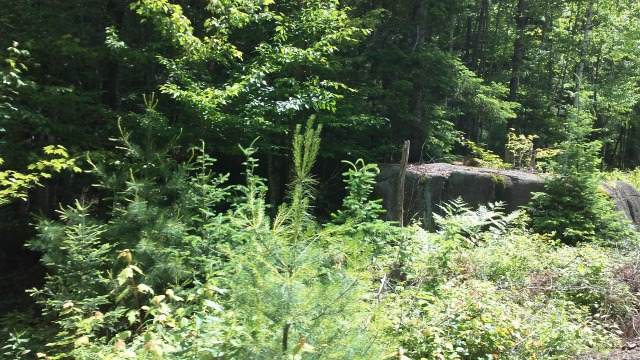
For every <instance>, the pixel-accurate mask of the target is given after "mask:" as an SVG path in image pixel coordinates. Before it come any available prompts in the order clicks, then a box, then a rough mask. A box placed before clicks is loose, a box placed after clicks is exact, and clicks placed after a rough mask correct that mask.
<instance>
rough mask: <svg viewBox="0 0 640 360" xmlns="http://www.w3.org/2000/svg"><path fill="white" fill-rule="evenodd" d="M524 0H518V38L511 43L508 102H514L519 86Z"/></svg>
mask: <svg viewBox="0 0 640 360" xmlns="http://www.w3.org/2000/svg"><path fill="white" fill-rule="evenodd" d="M525 5H526V4H525V0H518V10H517V14H516V29H517V32H518V37H516V40H515V41H514V43H513V59H512V61H511V81H510V82H509V101H515V99H516V94H517V93H518V87H519V86H520V70H521V68H522V60H523V58H524V30H525V27H526V16H525Z"/></svg>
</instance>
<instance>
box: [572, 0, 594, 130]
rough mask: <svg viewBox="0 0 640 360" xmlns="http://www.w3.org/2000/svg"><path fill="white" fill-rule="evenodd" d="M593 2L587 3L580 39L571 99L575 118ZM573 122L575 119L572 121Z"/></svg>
mask: <svg viewBox="0 0 640 360" xmlns="http://www.w3.org/2000/svg"><path fill="white" fill-rule="evenodd" d="M594 4H595V0H590V1H589V10H588V11H587V19H586V21H585V22H584V35H583V38H582V49H580V62H578V69H577V70H576V87H575V97H574V98H573V107H574V108H575V109H576V115H575V116H576V117H577V116H578V111H579V110H580V90H581V88H582V76H583V74H584V63H585V61H586V60H585V59H586V57H587V50H588V48H589V34H590V33H591V27H592V25H593V23H592V19H593V5H594ZM574 120H575V119H574Z"/></svg>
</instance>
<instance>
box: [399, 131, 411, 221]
mask: <svg viewBox="0 0 640 360" xmlns="http://www.w3.org/2000/svg"><path fill="white" fill-rule="evenodd" d="M409 144H410V143H409V140H406V141H405V142H404V147H403V148H402V158H401V159H400V171H399V172H398V188H397V192H396V199H397V202H396V206H397V207H396V209H397V210H398V223H399V224H400V226H404V180H405V177H406V175H407V163H408V162H409Z"/></svg>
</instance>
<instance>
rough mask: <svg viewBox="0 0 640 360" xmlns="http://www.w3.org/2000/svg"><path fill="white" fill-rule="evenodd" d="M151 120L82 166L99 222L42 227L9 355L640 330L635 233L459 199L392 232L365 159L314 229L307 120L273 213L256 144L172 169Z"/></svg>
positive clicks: (425, 344)
mask: <svg viewBox="0 0 640 360" xmlns="http://www.w3.org/2000/svg"><path fill="white" fill-rule="evenodd" d="M147 116H148V117H151V118H153V117H154V116H155V114H154V113H153V112H150V113H149V114H147ZM146 120H149V119H148V118H147V119H146ZM154 121H158V119H155V120H154ZM147 122H148V123H147V124H146V125H145V122H144V121H143V122H142V123H143V125H145V126H146V127H145V126H142V129H143V130H144V129H147V131H151V133H150V134H151V135H150V136H142V137H141V138H139V139H137V141H140V142H141V143H142V145H137V144H136V142H135V140H134V137H133V136H132V135H131V134H129V133H127V132H125V131H124V130H123V131H122V139H120V143H119V148H120V149H121V150H123V155H122V156H121V157H120V158H119V159H102V160H92V163H93V164H94V170H93V171H94V172H95V174H96V175H97V177H98V179H99V186H100V187H102V188H103V189H105V190H106V193H108V195H107V196H106V197H105V199H104V200H103V202H107V203H108V204H109V211H107V212H106V213H107V216H98V215H97V212H96V211H95V210H94V207H95V205H94V204H92V203H90V202H83V201H80V200H79V201H77V202H76V203H75V204H73V205H71V206H67V207H61V209H60V212H59V216H60V217H59V219H58V220H44V219H43V220H41V221H40V222H39V223H38V231H39V235H38V236H37V237H36V238H35V239H33V241H32V242H31V246H32V248H33V249H37V250H39V251H41V252H42V253H43V263H44V264H45V265H46V266H47V267H48V269H49V274H48V277H47V281H46V283H45V285H44V286H43V287H41V288H38V289H33V290H32V291H31V294H32V295H33V296H34V297H36V299H37V301H38V303H39V305H40V307H41V310H42V313H43V314H42V315H41V316H38V315H28V314H9V315H6V316H4V317H3V318H2V321H1V322H0V326H1V327H2V332H1V334H0V336H1V341H2V343H3V344H5V345H3V348H2V349H1V354H2V355H1V356H2V358H7V359H18V358H45V357H46V358H49V359H65V358H76V359H127V358H131V359H152V358H165V359H172V358H174V359H248V358H251V359H262V358H269V359H271V358H282V359H384V358H388V359H393V358H395V359H407V358H409V359H421V358H424V359H479V358H484V359H498V358H505V359H532V358H546V359H569V358H572V357H573V356H575V355H577V354H585V353H594V352H602V353H604V352H606V351H607V350H608V349H610V348H612V347H614V346H616V344H618V343H619V342H620V339H621V338H624V337H634V336H636V335H637V334H636V333H635V327H634V323H635V322H637V319H638V318H639V316H638V311H637V309H638V306H639V305H640V303H639V301H638V296H637V294H638V291H639V290H640V268H639V267H638V265H637V264H638V263H640V255H639V254H640V251H639V250H640V247H638V245H637V242H628V243H626V247H624V248H622V247H616V246H612V244H611V243H606V242H580V243H577V244H575V245H566V244H563V243H560V242H559V241H557V240H554V239H553V237H552V236H550V235H546V234H542V235H540V234H535V233H533V232H532V231H531V230H529V229H528V228H527V224H529V223H530V221H529V219H528V218H527V215H526V214H525V213H522V212H515V213H512V214H508V215H506V214H504V213H503V211H502V209H503V208H502V204H492V205H488V206H481V207H479V208H478V209H475V210H472V209H470V208H468V207H467V206H466V205H465V204H464V203H463V202H461V201H454V202H451V203H449V204H447V205H445V206H444V207H443V211H442V212H441V213H442V215H440V216H437V217H436V223H437V230H436V231H435V232H428V231H426V230H423V229H420V228H419V227H418V226H417V225H413V226H409V227H406V228H401V227H397V226H396V225H395V224H392V223H387V222H383V221H381V220H379V219H378V215H379V213H380V212H381V211H382V210H381V206H380V204H379V202H377V201H371V200H370V199H369V197H370V194H371V191H372V187H373V184H374V181H375V176H376V175H377V168H376V167H375V166H374V165H370V164H365V163H364V162H363V161H361V160H358V161H356V162H353V163H347V165H348V166H349V170H348V171H347V172H346V174H345V181H346V187H347V189H348V191H349V193H348V195H347V197H346V198H345V199H344V203H343V207H342V208H341V209H340V210H339V211H338V212H336V214H334V215H333V217H332V221H330V222H327V223H320V222H319V221H318V220H317V219H316V218H315V217H314V215H313V202H314V197H315V193H314V189H315V187H316V182H315V179H314V178H313V176H312V174H311V169H312V167H313V163H314V160H315V157H316V154H317V150H318V147H319V142H318V134H319V132H320V131H321V129H320V128H318V127H315V128H314V127H313V124H312V123H311V122H310V123H309V124H308V125H307V128H306V130H304V131H303V130H302V129H301V128H298V129H297V131H296V133H295V141H294V144H293V149H292V150H293V159H294V164H293V169H294V172H293V175H292V178H293V182H292V183H291V185H290V187H289V195H288V198H287V201H286V202H285V203H284V204H283V205H281V206H280V207H279V208H278V209H277V211H275V213H276V215H275V216H274V217H270V216H268V214H269V213H271V211H268V210H269V209H268V206H267V202H266V200H265V196H266V192H267V190H268V189H267V186H266V184H265V180H264V179H262V178H261V177H259V176H257V175H256V169H257V167H258V166H259V162H258V161H257V160H256V159H255V158H254V153H255V149H254V148H253V147H251V146H250V147H247V148H242V151H243V152H244V154H245V156H246V159H247V160H246V162H245V169H244V175H245V179H246V182H245V184H244V185H242V186H228V185H226V184H225V181H226V179H227V176H226V175H216V174H215V173H214V172H213V168H214V164H215V161H214V160H213V159H211V158H210V157H208V156H207V155H206V148H205V146H204V144H201V145H200V146H197V147H194V148H193V149H192V150H191V151H192V156H191V160H190V161H189V162H187V163H180V162H178V161H176V160H175V159H174V158H173V157H172V156H173V155H174V149H172V148H171V139H172V137H171V136H169V137H167V138H166V141H164V142H160V141H154V140H153V139H157V136H156V135H157V134H153V131H158V129H161V128H162V129H165V128H166V127H162V126H155V127H154V126H149V123H153V121H150V120H149V121H147ZM156 125H157V124H156ZM154 129H155V130H154ZM161 143H162V144H169V146H167V147H166V148H163V147H160V144H161ZM161 148H162V150H161ZM101 213H104V210H102V212H101Z"/></svg>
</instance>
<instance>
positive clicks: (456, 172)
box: [375, 164, 544, 228]
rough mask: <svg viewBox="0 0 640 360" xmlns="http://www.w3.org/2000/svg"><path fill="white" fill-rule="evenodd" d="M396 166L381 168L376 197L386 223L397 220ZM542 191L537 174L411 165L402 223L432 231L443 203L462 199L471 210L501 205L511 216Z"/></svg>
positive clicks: (541, 181)
mask: <svg viewBox="0 0 640 360" xmlns="http://www.w3.org/2000/svg"><path fill="white" fill-rule="evenodd" d="M399 170H400V167H399V165H383V166H381V168H380V174H379V175H378V179H377V180H378V182H377V184H376V186H375V191H376V195H377V196H379V197H380V198H382V202H383V206H384V208H385V210H387V213H386V217H387V220H397V218H396V216H397V214H398V209H397V204H396V202H397V200H396V199H397V196H396V192H397V184H398V172H399ZM537 191H544V179H543V178H542V177H541V176H539V175H536V174H532V173H528V172H524V171H515V170H495V169H485V168H476V167H469V166H460V165H452V164H421V165H416V164H410V165H408V166H407V173H406V178H405V197H404V206H403V208H404V222H405V223H408V222H409V221H411V220H417V219H419V220H420V221H422V225H423V226H424V227H426V228H432V227H433V223H432V219H433V212H434V211H437V210H438V206H439V205H442V204H443V203H445V202H447V201H450V200H453V199H456V198H458V197H460V198H462V199H463V200H464V201H465V202H466V203H467V204H469V205H470V206H472V207H477V206H478V205H481V204H487V203H490V202H496V201H503V202H505V203H506V209H505V210H506V211H507V212H511V211H514V210H516V209H517V208H518V207H519V206H521V205H525V204H526V203H527V202H528V201H529V200H530V199H531V193H532V192H537Z"/></svg>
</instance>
